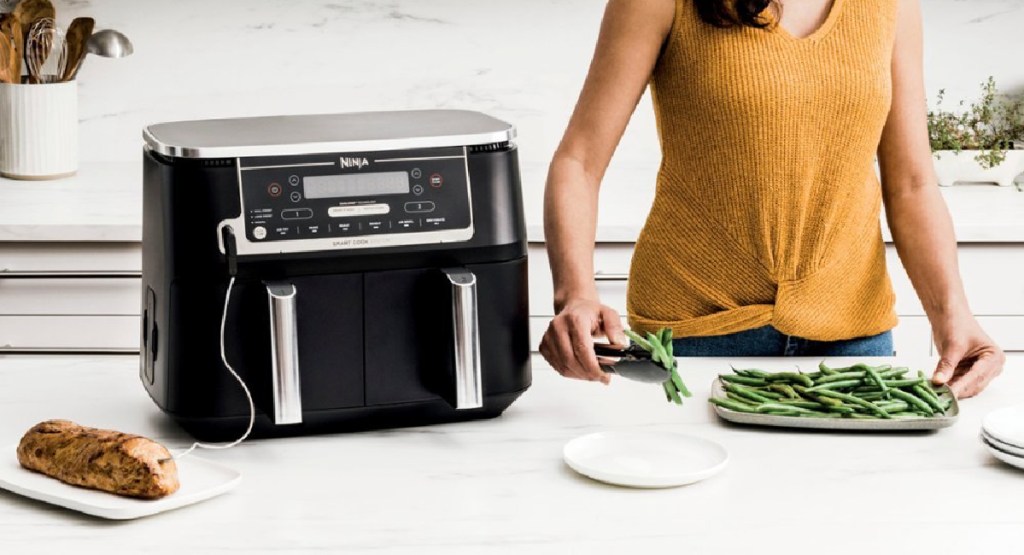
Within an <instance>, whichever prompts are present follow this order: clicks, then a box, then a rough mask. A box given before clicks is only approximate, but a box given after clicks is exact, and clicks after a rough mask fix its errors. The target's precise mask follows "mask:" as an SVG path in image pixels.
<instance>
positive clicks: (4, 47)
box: [0, 35, 17, 83]
mask: <svg viewBox="0 0 1024 555" xmlns="http://www.w3.org/2000/svg"><path fill="white" fill-rule="evenodd" d="M15 55H16V54H15V53H14V45H13V44H11V41H9V40H7V36H6V35H0V83H16V82H17V78H16V77H15V76H14V72H13V69H14V68H13V67H12V64H11V58H13V57H14V56H15Z"/></svg>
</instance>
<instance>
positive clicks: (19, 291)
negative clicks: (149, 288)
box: [0, 274, 141, 316]
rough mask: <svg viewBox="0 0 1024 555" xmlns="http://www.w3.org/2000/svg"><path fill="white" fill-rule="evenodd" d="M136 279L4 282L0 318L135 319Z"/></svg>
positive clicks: (1, 281) (0, 286)
mask: <svg viewBox="0 0 1024 555" xmlns="http://www.w3.org/2000/svg"><path fill="white" fill-rule="evenodd" d="M140 287H141V280H140V279H139V278H123V279H105V278H104V279H47V278H42V279H35V278H31V279H4V278H3V275H2V274H0V315H5V316H10V315H47V314H50V315H108V316H112V315H119V316H138V314H139V298H140V297H139V295H140V293H139V288H140Z"/></svg>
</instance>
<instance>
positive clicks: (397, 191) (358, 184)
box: [302, 172, 409, 199]
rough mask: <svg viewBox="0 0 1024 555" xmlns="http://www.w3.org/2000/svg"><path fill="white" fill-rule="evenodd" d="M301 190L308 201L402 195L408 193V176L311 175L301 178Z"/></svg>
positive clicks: (384, 173) (396, 173)
mask: <svg viewBox="0 0 1024 555" xmlns="http://www.w3.org/2000/svg"><path fill="white" fill-rule="evenodd" d="M302 189H303V194H304V195H305V196H306V198H308V199H318V198H349V197H372V196H378V195H404V194H408V193H409V174H408V173H406V172H377V173H346V174H342V175H313V176H308V177H304V178H302Z"/></svg>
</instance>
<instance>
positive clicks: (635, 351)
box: [594, 343, 669, 383]
mask: <svg viewBox="0 0 1024 555" xmlns="http://www.w3.org/2000/svg"><path fill="white" fill-rule="evenodd" d="M594 354H596V355H597V356H599V357H605V358H614V359H618V360H616V361H615V362H611V363H605V364H601V370H604V371H605V372H607V373H610V374H618V375H620V376H622V377H623V378H626V379H629V380H635V381H638V382H646V383H662V382H664V381H665V380H667V379H669V374H668V370H665V368H664V367H662V366H661V365H660V364H658V363H656V362H654V361H653V360H651V353H650V352H648V351H647V350H646V349H644V348H643V347H641V346H640V345H636V344H633V345H630V346H629V347H625V348H619V347H612V346H611V345H608V344H605V343H594Z"/></svg>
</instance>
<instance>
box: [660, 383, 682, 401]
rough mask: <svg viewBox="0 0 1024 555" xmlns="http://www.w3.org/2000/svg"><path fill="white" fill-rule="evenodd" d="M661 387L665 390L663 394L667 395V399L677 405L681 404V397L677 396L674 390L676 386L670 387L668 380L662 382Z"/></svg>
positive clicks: (677, 393)
mask: <svg viewBox="0 0 1024 555" xmlns="http://www.w3.org/2000/svg"><path fill="white" fill-rule="evenodd" d="M661 387H662V389H664V390H665V395H666V396H668V400H669V401H672V402H673V403H675V404H677V405H681V404H683V399H682V398H681V397H680V396H679V392H678V391H676V388H674V387H672V384H671V383H669V381H668V380H666V381H665V382H664V383H662V384H661Z"/></svg>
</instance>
